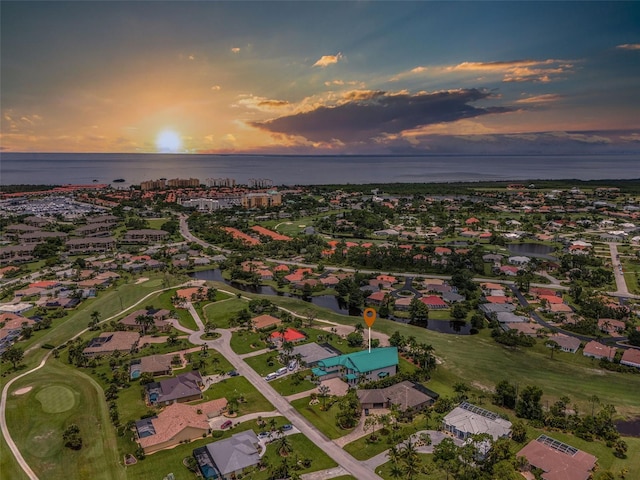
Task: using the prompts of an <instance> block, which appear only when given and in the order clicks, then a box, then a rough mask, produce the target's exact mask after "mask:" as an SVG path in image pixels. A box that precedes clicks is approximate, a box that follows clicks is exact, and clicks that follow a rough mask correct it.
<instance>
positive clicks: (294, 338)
mask: <svg viewBox="0 0 640 480" xmlns="http://www.w3.org/2000/svg"><path fill="white" fill-rule="evenodd" d="M305 338H307V337H306V336H305V335H304V333H302V332H299V331H298V330H296V329H294V328H287V329H286V330H285V331H284V334H282V333H280V332H273V333H272V334H271V335H270V336H269V340H270V341H271V342H272V343H277V342H282V341H283V339H284V341H285V342H291V343H295V342H301V341H303V340H304V339H305Z"/></svg>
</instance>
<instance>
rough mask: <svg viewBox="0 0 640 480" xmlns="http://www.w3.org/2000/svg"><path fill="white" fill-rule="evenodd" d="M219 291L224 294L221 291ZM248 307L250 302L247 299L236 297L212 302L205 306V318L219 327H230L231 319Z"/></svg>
mask: <svg viewBox="0 0 640 480" xmlns="http://www.w3.org/2000/svg"><path fill="white" fill-rule="evenodd" d="M219 293H220V294H222V293H221V292H219ZM247 307H248V302H247V301H246V300H242V299H240V298H235V297H234V298H228V299H226V300H221V301H219V302H214V303H210V304H208V305H206V306H205V307H204V308H203V311H204V318H203V320H205V319H206V320H209V321H211V322H213V323H214V324H215V326H216V327H217V328H229V320H231V319H232V318H233V317H235V316H236V314H237V313H238V312H240V311H241V310H244V309H245V308H247Z"/></svg>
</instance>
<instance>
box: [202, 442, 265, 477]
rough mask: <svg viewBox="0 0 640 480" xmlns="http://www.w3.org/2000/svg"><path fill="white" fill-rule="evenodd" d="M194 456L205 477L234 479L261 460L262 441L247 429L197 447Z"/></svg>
mask: <svg viewBox="0 0 640 480" xmlns="http://www.w3.org/2000/svg"><path fill="white" fill-rule="evenodd" d="M193 456H194V457H195V458H196V460H197V462H198V466H199V468H200V472H201V473H202V476H203V477H204V478H205V479H219V478H222V479H224V480H227V479H232V478H236V477H237V476H238V475H241V474H242V473H243V472H244V471H245V470H246V469H248V468H250V467H253V466H255V465H257V464H258V462H260V441H259V440H258V437H257V436H256V434H255V432H254V431H253V430H246V431H244V432H239V433H236V434H234V435H232V436H231V438H226V439H224V440H219V441H217V442H213V443H210V444H208V445H206V446H204V447H200V448H197V449H195V450H194V451H193Z"/></svg>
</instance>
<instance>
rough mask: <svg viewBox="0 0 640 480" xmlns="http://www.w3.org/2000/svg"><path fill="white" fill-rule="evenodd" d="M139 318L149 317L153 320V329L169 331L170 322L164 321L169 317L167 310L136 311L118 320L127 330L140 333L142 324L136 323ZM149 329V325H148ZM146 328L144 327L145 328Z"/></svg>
mask: <svg viewBox="0 0 640 480" xmlns="http://www.w3.org/2000/svg"><path fill="white" fill-rule="evenodd" d="M139 316H150V317H152V318H153V327H155V328H157V329H158V330H162V331H165V332H166V331H169V330H171V326H172V324H171V322H168V321H166V320H165V319H166V318H167V317H168V316H169V310H167V309H159V310H156V309H150V310H147V309H142V310H136V311H135V312H131V313H130V314H129V315H127V316H126V317H124V318H123V319H122V320H120V322H119V323H120V324H122V325H124V326H125V327H126V328H127V329H129V330H138V331H142V329H143V326H142V324H140V323H138V322H137V321H136V319H137V318H138V317H139ZM148 327H150V325H148ZM145 328H146V327H145Z"/></svg>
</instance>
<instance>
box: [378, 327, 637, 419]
mask: <svg viewBox="0 0 640 480" xmlns="http://www.w3.org/2000/svg"><path fill="white" fill-rule="evenodd" d="M376 326H377V327H378V329H379V330H381V331H384V332H385V333H388V334H392V333H393V332H394V331H395V330H398V331H399V332H400V333H401V334H403V335H405V336H409V335H413V336H415V337H416V339H417V340H418V341H420V342H426V343H428V344H431V345H432V346H433V347H434V349H435V354H436V356H437V357H438V358H439V359H441V361H442V364H441V365H440V366H439V367H438V368H437V369H436V371H435V373H434V375H433V380H432V381H433V382H434V383H440V384H441V385H445V384H446V385H449V387H448V389H450V385H453V383H455V382H459V381H463V382H466V383H467V384H469V385H470V386H472V387H476V388H477V389H478V390H487V391H489V390H492V389H493V387H494V386H495V384H496V383H498V382H500V381H501V380H505V379H507V380H510V381H512V382H514V383H518V384H519V385H520V386H521V387H524V386H525V385H538V386H540V387H541V388H542V390H543V392H544V396H543V399H542V400H543V402H545V401H547V400H548V401H549V403H551V402H554V401H556V400H557V399H558V398H560V397H561V396H563V395H568V396H569V397H570V398H571V401H572V403H573V402H575V403H577V404H578V406H579V408H581V410H582V411H585V409H586V408H587V407H588V406H589V398H590V397H591V396H592V395H597V396H598V397H599V398H600V401H601V402H603V403H611V404H613V405H615V406H616V409H617V411H618V413H620V414H621V415H623V416H628V417H635V416H639V415H640V396H639V395H637V392H639V391H640V375H632V374H622V373H617V372H609V371H605V370H601V369H600V368H598V363H597V361H594V360H592V359H589V358H586V357H583V356H582V355H581V354H580V352H578V353H577V354H569V353H560V354H556V355H554V358H553V359H551V357H550V354H549V353H550V351H549V349H547V348H545V347H544V346H543V345H542V343H541V342H538V345H536V346H535V347H534V348H531V349H525V348H521V349H518V350H512V349H508V348H505V347H502V346H501V345H499V344H497V343H496V342H495V341H494V340H493V339H492V338H491V337H490V335H489V332H488V330H486V329H485V330H483V331H482V333H481V334H479V335H472V336H471V335H448V334H443V333H438V332H432V331H429V330H425V329H420V328H415V327H412V326H409V325H403V324H398V323H394V322H391V321H388V320H378V322H376ZM429 387H430V388H433V389H434V390H436V391H437V392H438V393H440V394H444V393H445V392H443V391H441V389H438V388H437V387H436V386H435V385H434V386H431V385H429Z"/></svg>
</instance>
